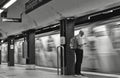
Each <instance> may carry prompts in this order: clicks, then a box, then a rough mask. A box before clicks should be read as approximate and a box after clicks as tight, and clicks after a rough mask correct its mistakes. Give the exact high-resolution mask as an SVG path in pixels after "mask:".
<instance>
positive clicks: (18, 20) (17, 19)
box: [2, 18, 22, 22]
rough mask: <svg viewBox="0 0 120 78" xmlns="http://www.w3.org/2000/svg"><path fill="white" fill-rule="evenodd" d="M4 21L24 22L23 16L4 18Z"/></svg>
mask: <svg viewBox="0 0 120 78" xmlns="http://www.w3.org/2000/svg"><path fill="white" fill-rule="evenodd" d="M2 22H22V19H21V18H2Z"/></svg>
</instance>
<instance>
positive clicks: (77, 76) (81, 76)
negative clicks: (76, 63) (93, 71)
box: [74, 75, 82, 77]
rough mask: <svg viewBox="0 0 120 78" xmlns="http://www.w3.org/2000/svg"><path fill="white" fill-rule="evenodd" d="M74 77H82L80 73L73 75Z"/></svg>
mask: <svg viewBox="0 0 120 78" xmlns="http://www.w3.org/2000/svg"><path fill="white" fill-rule="evenodd" d="M74 76H75V77H82V76H81V75H74Z"/></svg>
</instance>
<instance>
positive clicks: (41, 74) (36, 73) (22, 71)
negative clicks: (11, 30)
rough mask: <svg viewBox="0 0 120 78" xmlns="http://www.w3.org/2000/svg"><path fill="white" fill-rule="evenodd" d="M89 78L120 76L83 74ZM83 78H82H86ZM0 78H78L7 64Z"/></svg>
mask: <svg viewBox="0 0 120 78" xmlns="http://www.w3.org/2000/svg"><path fill="white" fill-rule="evenodd" d="M83 73H84V74H85V75H86V77H87V78H120V76H119V75H104V74H95V73H91V72H83ZM86 77H82V78H86ZM0 78H77V77H75V76H73V75H69V76H68V75H67V76H64V75H57V73H56V72H51V71H47V70H42V69H41V68H40V67H37V66H36V68H35V70H27V69H26V66H23V65H15V66H14V67H8V66H7V64H2V65H0ZM79 78H80V77H79Z"/></svg>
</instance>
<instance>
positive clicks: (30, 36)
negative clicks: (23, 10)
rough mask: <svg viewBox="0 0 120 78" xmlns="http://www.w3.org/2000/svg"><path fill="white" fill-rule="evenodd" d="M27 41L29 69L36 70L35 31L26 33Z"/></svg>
mask: <svg viewBox="0 0 120 78" xmlns="http://www.w3.org/2000/svg"><path fill="white" fill-rule="evenodd" d="M25 34H26V40H27V58H26V64H27V65H28V69H34V68H35V30H34V29H31V30H28V31H26V32H25Z"/></svg>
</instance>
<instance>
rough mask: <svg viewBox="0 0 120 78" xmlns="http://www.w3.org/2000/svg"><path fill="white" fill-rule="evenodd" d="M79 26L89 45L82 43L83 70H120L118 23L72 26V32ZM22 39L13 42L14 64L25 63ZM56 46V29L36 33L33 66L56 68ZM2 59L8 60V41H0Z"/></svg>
mask: <svg viewBox="0 0 120 78" xmlns="http://www.w3.org/2000/svg"><path fill="white" fill-rule="evenodd" d="M78 27H79V26H78ZM80 29H81V30H83V31H84V33H85V35H86V38H87V44H88V45H86V46H84V59H83V64H82V70H84V71H95V72H105V73H120V69H119V68H120V61H119V59H120V25H119V22H110V23H105V24H101V25H97V24H95V25H93V24H90V25H86V26H82V27H79V28H77V29H75V35H76V34H78V32H79V30H80ZM23 42H24V40H23V39H20V40H18V41H16V42H15V63H16V64H25V58H24V57H23V54H24V53H23ZM59 45H60V34H59V32H54V33H48V34H45V35H37V36H36V38H35V52H36V65H37V66H44V67H52V68H56V67H57V50H56V49H57V46H59ZM59 58H60V57H59ZM2 62H7V43H4V44H2Z"/></svg>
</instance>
